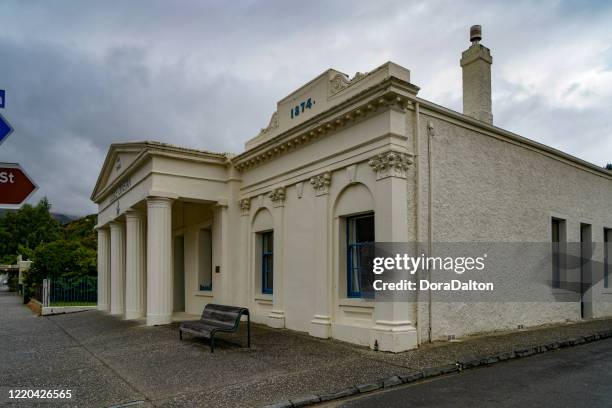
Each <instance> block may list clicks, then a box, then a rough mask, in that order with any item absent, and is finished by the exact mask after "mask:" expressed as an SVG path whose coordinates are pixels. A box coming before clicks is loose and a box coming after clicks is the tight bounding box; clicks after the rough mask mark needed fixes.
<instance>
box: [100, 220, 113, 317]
mask: <svg viewBox="0 0 612 408" xmlns="http://www.w3.org/2000/svg"><path fill="white" fill-rule="evenodd" d="M97 231H98V310H102V311H104V312H108V311H109V310H110V294H111V291H110V283H111V280H110V257H109V255H110V232H109V230H108V228H98V229H97Z"/></svg>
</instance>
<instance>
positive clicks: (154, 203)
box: [147, 196, 174, 208]
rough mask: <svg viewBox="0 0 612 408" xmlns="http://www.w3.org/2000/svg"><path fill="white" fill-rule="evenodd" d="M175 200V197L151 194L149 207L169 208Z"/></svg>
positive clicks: (148, 198) (148, 199)
mask: <svg viewBox="0 0 612 408" xmlns="http://www.w3.org/2000/svg"><path fill="white" fill-rule="evenodd" d="M173 202H174V198H170V197H160V196H149V197H147V207H148V208H152V207H156V208H167V207H171V206H172V203H173Z"/></svg>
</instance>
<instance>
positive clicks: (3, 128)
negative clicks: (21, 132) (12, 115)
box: [0, 115, 13, 144]
mask: <svg viewBox="0 0 612 408" xmlns="http://www.w3.org/2000/svg"><path fill="white" fill-rule="evenodd" d="M11 133H13V127H12V126H11V125H10V124H9V123H8V122H7V121H6V119H4V117H3V116H2V115H0V144H2V142H4V141H5V140H6V138H7V137H9V135H10V134H11Z"/></svg>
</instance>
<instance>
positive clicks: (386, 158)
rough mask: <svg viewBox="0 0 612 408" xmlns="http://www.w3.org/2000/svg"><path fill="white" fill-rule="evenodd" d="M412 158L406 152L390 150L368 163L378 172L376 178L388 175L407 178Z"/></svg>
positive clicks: (379, 178)
mask: <svg viewBox="0 0 612 408" xmlns="http://www.w3.org/2000/svg"><path fill="white" fill-rule="evenodd" d="M410 164H412V160H411V159H410V158H409V156H408V155H407V154H406V153H400V152H395V151H388V152H385V153H380V154H378V155H377V156H375V157H373V158H371V159H370V160H369V161H368V165H369V166H370V167H371V168H372V170H374V171H375V172H376V180H381V179H384V178H387V177H401V178H406V170H408V167H409V166H410Z"/></svg>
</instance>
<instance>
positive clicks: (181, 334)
mask: <svg viewBox="0 0 612 408" xmlns="http://www.w3.org/2000/svg"><path fill="white" fill-rule="evenodd" d="M179 339H180V340H183V332H182V331H181V330H179Z"/></svg>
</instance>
